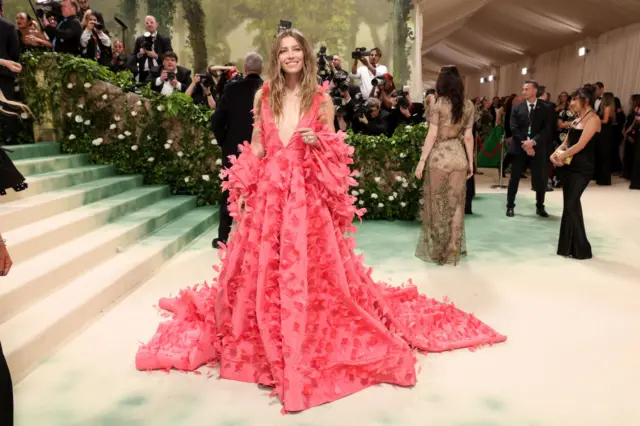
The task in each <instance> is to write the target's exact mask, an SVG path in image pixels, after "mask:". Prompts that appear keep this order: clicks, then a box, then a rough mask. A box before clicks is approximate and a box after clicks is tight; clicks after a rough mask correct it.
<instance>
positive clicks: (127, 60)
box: [109, 40, 138, 78]
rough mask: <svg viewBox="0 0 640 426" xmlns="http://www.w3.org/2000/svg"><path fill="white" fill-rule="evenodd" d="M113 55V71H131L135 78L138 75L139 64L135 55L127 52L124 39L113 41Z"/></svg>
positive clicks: (111, 67)
mask: <svg viewBox="0 0 640 426" xmlns="http://www.w3.org/2000/svg"><path fill="white" fill-rule="evenodd" d="M111 56H112V57H111V62H110V63H109V69H110V70H111V71H113V72H120V71H131V73H132V74H133V75H134V78H135V76H137V75H138V64H136V60H135V58H134V57H133V55H130V54H128V53H127V51H126V50H125V46H124V43H123V42H122V40H114V41H113V46H112V52H111Z"/></svg>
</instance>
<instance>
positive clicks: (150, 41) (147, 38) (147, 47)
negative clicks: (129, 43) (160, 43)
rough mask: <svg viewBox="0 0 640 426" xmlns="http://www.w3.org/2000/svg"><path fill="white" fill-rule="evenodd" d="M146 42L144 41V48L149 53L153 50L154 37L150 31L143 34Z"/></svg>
mask: <svg viewBox="0 0 640 426" xmlns="http://www.w3.org/2000/svg"><path fill="white" fill-rule="evenodd" d="M142 36H143V37H144V40H142V48H143V49H144V50H147V51H151V50H153V36H152V35H151V33H150V32H149V31H146V32H145V33H144V34H142Z"/></svg>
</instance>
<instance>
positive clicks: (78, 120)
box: [76, 115, 84, 123]
mask: <svg viewBox="0 0 640 426" xmlns="http://www.w3.org/2000/svg"><path fill="white" fill-rule="evenodd" d="M83 121H84V120H83V118H82V117H81V116H79V115H76V123H82V122H83Z"/></svg>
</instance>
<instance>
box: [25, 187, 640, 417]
mask: <svg viewBox="0 0 640 426" xmlns="http://www.w3.org/2000/svg"><path fill="white" fill-rule="evenodd" d="M485 180H486V179H485ZM522 187H523V188H524V187H526V183H523V185H522ZM532 195H533V193H530V192H529V191H524V190H523V191H522V193H521V194H520V195H519V203H518V207H517V209H516V213H517V216H516V217H515V218H513V219H508V218H506V217H505V215H504V213H505V195H504V193H496V192H495V191H493V190H490V189H488V182H485V184H484V185H483V183H482V182H480V186H479V194H478V196H477V197H476V199H475V200H474V205H473V210H474V212H475V213H476V214H475V215H473V216H471V217H467V221H466V229H467V239H468V247H469V252H470V255H469V256H468V258H467V259H465V260H463V262H462V263H461V264H459V265H458V266H457V267H453V266H444V267H442V266H437V265H430V264H425V263H423V262H422V261H420V260H418V259H416V258H415V257H414V256H413V252H414V249H415V243H416V239H417V235H418V231H419V224H418V223H410V222H364V223H363V224H362V225H361V226H360V227H359V233H358V243H359V250H360V251H362V252H363V253H364V254H365V255H366V263H367V264H368V265H371V266H373V267H374V270H375V272H374V275H375V277H376V278H378V279H385V280H386V279H389V280H391V282H392V283H396V284H399V283H400V282H402V281H405V280H406V279H408V278H412V279H413V281H414V283H416V285H418V286H419V287H420V289H421V291H424V292H425V293H427V294H429V295H430V296H432V297H436V298H443V297H444V296H448V297H449V298H451V299H452V300H453V301H454V302H455V303H456V305H457V306H459V307H461V308H462V309H464V310H467V311H472V312H474V313H476V315H477V316H478V317H479V318H481V319H482V320H484V321H485V322H487V323H488V324H490V325H491V326H493V327H495V328H496V329H497V330H499V331H500V332H502V333H504V334H506V335H507V336H508V338H509V340H508V341H507V342H506V343H504V344H501V345H496V346H494V347H490V348H485V349H482V350H479V351H476V352H471V351H468V350H461V351H455V352H449V353H443V354H430V355H428V356H419V363H420V366H421V371H420V373H419V376H418V384H417V385H416V386H415V387H414V388H412V389H402V388H395V387H393V386H389V385H383V386H376V387H373V388H370V389H368V390H366V391H363V392H360V393H358V394H355V395H353V396H350V397H347V398H344V399H342V400H340V401H337V402H335V403H332V404H329V405H325V406H321V407H318V408H315V409H312V410H308V411H306V412H303V413H300V414H296V415H287V416H282V415H281V414H280V408H281V405H280V403H279V401H278V400H277V399H275V398H269V397H268V394H269V391H268V390H265V389H260V388H258V387H257V386H255V385H251V384H246V383H237V382H231V381H225V380H218V379H217V376H216V371H215V370H210V369H207V368H203V369H201V372H202V374H200V375H196V374H181V373H178V372H173V373H171V374H165V373H161V372H158V373H140V372H137V371H136V370H135V369H134V364H133V359H134V355H135V351H136V348H137V346H138V343H139V342H140V341H142V340H146V339H148V338H149V337H150V336H151V335H152V333H153V331H154V330H155V328H156V326H157V323H158V321H160V320H161V318H160V317H159V316H158V314H157V312H156V310H155V309H154V307H153V305H154V304H155V303H156V301H157V300H158V298H159V297H162V296H166V295H168V294H169V293H171V292H175V291H176V290H177V289H179V288H181V287H183V286H186V285H192V284H195V283H197V282H201V281H203V280H204V279H207V278H210V277H211V276H212V274H213V273H214V272H213V271H212V270H211V263H213V262H214V261H216V258H215V255H214V253H213V252H212V251H211V250H210V248H209V247H210V241H211V239H212V238H213V237H214V236H215V230H212V231H210V232H209V233H208V234H207V235H204V236H203V237H202V238H200V239H199V240H197V241H196V242H195V243H194V244H193V245H192V246H190V247H189V248H188V249H187V250H186V251H185V252H184V253H182V254H181V255H179V256H177V257H176V258H174V259H173V260H172V261H171V262H169V263H168V264H167V265H166V267H165V268H163V269H162V270H161V271H160V272H159V273H158V274H157V275H156V276H155V277H154V278H153V279H152V280H150V281H149V282H147V283H146V284H145V285H143V286H142V287H141V288H139V289H138V290H137V291H135V292H134V293H132V294H130V295H129V296H128V297H126V298H125V299H124V300H122V301H121V302H120V303H119V304H117V305H116V306H114V307H113V309H111V310H110V311H108V312H107V313H106V314H105V315H104V316H103V317H102V318H101V319H100V320H99V321H98V322H96V323H95V324H94V325H93V326H91V327H90V328H88V329H87V330H84V331H82V333H80V334H79V336H78V337H77V338H75V339H74V340H73V341H71V342H69V344H67V345H66V346H65V347H64V348H62V349H61V350H60V351H58V352H57V353H56V354H55V355H53V356H52V357H51V358H50V359H49V360H48V361H47V362H46V363H45V364H43V365H42V366H40V367H39V368H38V369H37V370H36V371H34V372H33V373H32V374H31V375H30V376H29V377H27V378H26V379H25V380H24V381H22V382H21V383H20V384H19V385H18V386H17V389H16V391H17V395H16V399H17V401H16V403H17V426H36V425H37V426H107V425H109V426H164V425H167V426H168V425H172V426H183V425H193V426H209V425H210V426H280V425H282V426H329V425H331V426H341V425H350V426H352V425H362V426H383V425H384V426H390V425H394V426H396V425H397V426H414V425H415V426H592V425H593V426H602V425H615V426H637V425H640V412H639V411H638V410H637V384H638V383H640V367H639V365H640V364H639V362H638V352H639V350H640V337H638V336H640V310H639V309H638V306H639V303H640V302H639V301H640V278H639V277H640V267H639V266H638V259H639V258H640V257H639V255H640V227H638V226H637V224H638V223H640V201H639V200H640V193H638V192H630V191H628V190H627V189H626V188H625V187H624V186H623V185H622V184H618V185H616V186H614V187H610V188H589V190H587V193H586V194H585V197H584V210H585V215H586V217H587V232H588V235H589V238H590V240H591V243H592V245H593V251H594V253H595V255H596V257H595V258H594V259H593V260H591V261H586V262H580V261H573V260H567V259H563V258H560V257H558V256H556V255H555V249H556V243H557V233H558V228H559V216H560V214H561V194H560V191H557V190H556V191H554V192H553V193H550V194H549V197H548V210H549V212H550V213H551V214H552V217H551V218H549V219H546V220H545V219H541V218H538V217H536V216H535V208H534V201H533V198H532Z"/></svg>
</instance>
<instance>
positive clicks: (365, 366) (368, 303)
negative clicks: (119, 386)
mask: <svg viewBox="0 0 640 426" xmlns="http://www.w3.org/2000/svg"><path fill="white" fill-rule="evenodd" d="M268 90H269V88H268V85H267V84H266V83H265V85H264V86H263V96H262V99H263V101H262V103H261V107H260V112H261V120H260V121H259V122H258V123H257V124H256V125H259V126H260V127H261V128H260V134H261V140H262V144H263V145H264V148H265V151H266V153H267V154H266V156H265V157H264V158H263V159H261V160H259V159H258V158H257V157H256V156H255V155H254V154H253V153H252V151H251V148H250V146H249V144H248V143H246V142H245V144H244V147H243V150H242V152H241V154H240V156H239V157H238V158H232V166H231V168H230V169H228V170H227V171H226V172H225V173H226V175H227V176H228V178H229V179H228V182H225V186H226V188H227V189H228V190H229V191H230V194H229V200H230V211H231V212H237V200H238V197H239V196H240V194H244V195H245V197H247V213H246V214H244V215H243V217H242V219H241V220H240V221H239V223H237V224H236V225H235V229H234V232H233V235H232V238H231V239H230V241H229V244H228V246H227V247H225V248H223V249H222V250H220V257H221V260H222V265H221V268H220V269H219V276H218V277H216V278H214V280H213V284H212V285H211V286H208V285H207V284H206V283H205V284H204V285H199V286H195V287H193V288H187V289H184V290H182V291H181V292H180V294H179V295H178V296H177V297H174V298H171V299H162V300H160V307H161V308H162V309H164V310H166V311H169V312H170V314H171V319H169V320H167V321H165V322H163V323H161V324H160V325H159V327H158V330H157V331H156V334H155V335H154V336H153V338H152V339H151V341H150V342H149V343H148V344H146V345H142V346H141V347H140V348H139V350H138V353H137V355H136V367H137V368H138V369H139V370H156V369H160V370H162V369H164V370H168V369H171V368H176V369H179V370H195V369H197V368H199V367H200V366H202V365H204V364H209V365H214V364H219V366H220V376H221V377H222V378H225V379H232V380H239V381H243V382H251V383H258V384H261V385H265V386H269V387H272V388H273V393H272V396H273V395H277V396H278V397H279V398H280V400H281V401H282V404H283V412H293V411H301V410H304V409H307V408H310V407H314V406H317V405H320V404H323V403H326V402H331V401H335V400H337V399H339V398H342V397H344V396H347V395H349V394H352V393H354V392H357V391H359V390H361V389H365V388H367V387H369V386H372V385H375V384H379V383H391V384H395V385H400V386H412V385H414V384H415V383H416V368H415V364H416V361H417V360H416V350H420V351H424V352H441V351H447V350H452V349H458V348H464V347H476V346H480V345H487V344H492V343H497V342H502V341H504V340H505V339H506V337H505V336H502V335H500V334H499V333H497V332H496V331H495V330H493V329H492V328H490V327H489V326H487V325H486V324H484V323H482V322H481V321H480V320H478V319H477V318H475V317H474V316H473V315H470V314H467V313H464V312H462V311H460V310H459V309H457V308H456V307H455V306H454V305H453V304H450V303H441V302H438V301H436V300H434V299H430V298H427V297H426V296H424V295H422V294H420V293H419V292H418V290H417V288H416V287H415V286H414V285H412V284H409V285H405V286H403V287H392V286H389V285H387V284H386V283H384V282H375V281H374V280H373V279H372V277H371V272H372V271H371V268H366V267H365V266H364V259H363V257H362V256H356V254H355V252H354V248H355V246H356V243H355V239H354V237H353V236H352V235H353V234H354V233H355V231H356V228H355V227H354V226H353V220H354V217H355V216H359V217H361V216H362V215H363V214H364V210H358V209H356V207H354V203H355V201H356V198H355V197H353V196H351V195H349V187H350V186H356V185H357V183H356V182H355V180H354V179H353V178H352V172H351V170H350V169H349V165H350V164H352V163H353V161H352V155H353V151H354V148H353V147H352V146H349V145H348V144H346V143H345V142H344V139H345V137H346V135H345V134H344V133H335V132H332V131H331V130H330V129H329V128H328V127H327V126H326V125H325V124H324V123H323V122H322V121H321V120H320V113H321V108H320V105H321V103H322V101H323V99H324V98H323V94H324V91H325V88H324V87H319V88H318V93H317V95H316V96H315V99H314V103H313V107H312V108H311V110H310V111H309V112H307V113H306V114H304V116H303V117H302V118H301V120H300V123H299V124H298V127H299V128H300V127H308V128H313V129H314V131H315V133H316V134H317V135H318V139H319V142H318V143H319V145H318V146H315V147H314V146H309V145H307V144H305V143H304V142H303V141H302V139H301V137H300V135H299V134H297V133H294V136H293V137H292V139H291V141H290V142H289V144H287V145H286V146H285V145H284V144H283V143H282V141H281V140H280V138H279V136H278V130H277V128H276V124H275V120H274V116H273V113H272V112H271V110H270V108H269V106H268V102H267V99H268V96H267V94H268ZM214 269H216V270H218V268H214Z"/></svg>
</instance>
